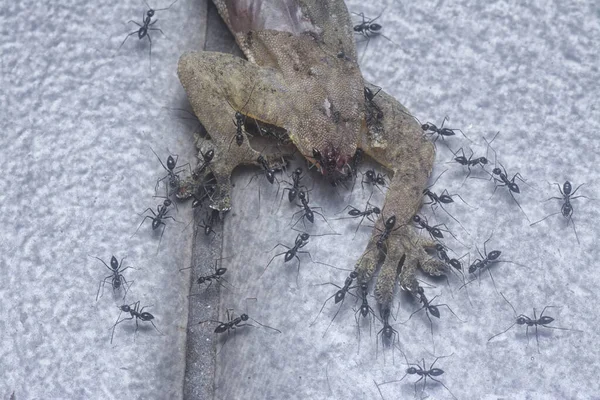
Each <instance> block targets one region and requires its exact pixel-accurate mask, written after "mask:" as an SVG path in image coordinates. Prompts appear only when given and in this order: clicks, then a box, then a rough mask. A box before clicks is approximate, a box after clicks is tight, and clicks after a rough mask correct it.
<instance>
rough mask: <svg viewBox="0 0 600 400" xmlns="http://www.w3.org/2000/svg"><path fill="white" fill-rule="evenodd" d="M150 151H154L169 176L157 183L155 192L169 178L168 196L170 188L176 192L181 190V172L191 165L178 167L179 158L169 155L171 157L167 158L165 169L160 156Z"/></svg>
mask: <svg viewBox="0 0 600 400" xmlns="http://www.w3.org/2000/svg"><path fill="white" fill-rule="evenodd" d="M150 150H152V152H153V153H154V155H155V156H156V158H158V162H160V165H162V167H163V168H164V169H165V171H167V175H165V176H163V177H162V178H160V179H159V180H157V181H156V186H155V187H154V191H155V192H156V191H157V190H158V185H159V184H160V182H162V181H164V180H165V179H167V178H169V181H168V182H169V183H168V186H167V194H169V188H170V189H174V190H175V191H177V190H179V182H180V181H181V179H180V178H179V172H180V171H181V169H182V168H184V167H186V166H189V163H187V164H184V165H181V166H179V167H177V160H178V158H179V156H175V158H173V156H172V155H170V154H169V157H168V158H167V166H166V167H165V164H163V162H162V160H161V159H160V157H159V156H158V154H156V152H155V151H154V150H153V149H152V148H150Z"/></svg>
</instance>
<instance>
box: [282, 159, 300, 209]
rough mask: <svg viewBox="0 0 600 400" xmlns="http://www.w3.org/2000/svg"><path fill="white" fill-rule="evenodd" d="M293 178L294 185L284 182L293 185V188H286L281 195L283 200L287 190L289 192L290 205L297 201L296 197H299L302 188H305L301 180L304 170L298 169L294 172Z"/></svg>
mask: <svg viewBox="0 0 600 400" xmlns="http://www.w3.org/2000/svg"><path fill="white" fill-rule="evenodd" d="M291 177H292V183H290V182H287V181H284V182H286V183H287V184H289V185H292V187H291V188H284V189H283V192H282V193H281V197H282V198H283V195H284V194H285V191H286V190H287V191H288V200H289V201H290V203H291V202H292V201H294V200H296V196H298V193H299V189H300V188H301V187H304V186H301V185H300V180H301V179H302V168H301V167H298V168H296V169H295V170H294V172H292V175H291Z"/></svg>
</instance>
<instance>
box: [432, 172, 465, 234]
mask: <svg viewBox="0 0 600 400" xmlns="http://www.w3.org/2000/svg"><path fill="white" fill-rule="evenodd" d="M446 171H448V170H446ZM446 171H444V172H442V173H441V174H440V175H439V176H438V177H437V178H436V179H435V181H434V182H433V184H431V185H430V186H428V187H426V188H425V189H423V196H427V197H428V198H429V202H427V203H423V204H424V205H430V206H431V210H432V211H433V212H434V213H435V208H436V207H437V206H439V207H441V208H442V210H444V212H445V213H446V214H448V215H449V216H450V218H452V219H453V220H454V221H456V223H458V224H459V225H460V226H461V228H463V230H464V231H465V232H466V229H465V228H464V226H463V225H462V224H461V223H460V221H459V220H457V219H456V218H454V216H453V215H452V214H450V213H449V212H448V210H446V208H444V204H450V203H454V199H453V198H452V196H456V197H458V198H459V199H460V200H461V201H462V202H463V203H465V204H467V205H469V204H468V203H467V202H466V201H465V200H464V199H463V198H462V197H461V196H460V195H459V194H452V195H451V194H450V193H448V190H446V189H444V191H443V192H442V194H440V195H438V194H437V193H434V192H432V191H431V190H430V188H431V187H433V186H434V185H435V183H436V182H437V181H438V179H440V177H441V176H442V175H444V173H445V172H446ZM469 207H470V206H469Z"/></svg>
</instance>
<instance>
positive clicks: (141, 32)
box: [119, 0, 177, 68]
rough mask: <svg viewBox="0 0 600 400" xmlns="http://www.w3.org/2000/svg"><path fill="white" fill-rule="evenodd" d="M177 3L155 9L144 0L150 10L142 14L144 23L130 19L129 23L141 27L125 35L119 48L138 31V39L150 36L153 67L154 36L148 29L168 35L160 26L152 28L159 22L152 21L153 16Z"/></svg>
mask: <svg viewBox="0 0 600 400" xmlns="http://www.w3.org/2000/svg"><path fill="white" fill-rule="evenodd" d="M175 3H177V0H175V1H174V2H172V3H171V5H170V6H169V7H166V8H158V9H156V10H154V9H152V8H150V6H149V5H148V3H146V0H144V4H146V7H148V10H147V11H146V15H143V16H142V24H139V23H137V22H135V21H134V20H131V19H130V20H129V21H127V23H130V22H133V23H134V24H136V25H137V26H139V27H140V28H139V29H138V30H137V31H133V32H131V33H130V34H128V35H127V36H125V39H124V40H123V43H121V45H120V46H119V49H121V47H123V45H124V44H125V42H126V41H127V39H129V37H130V36H131V35H135V34H136V33H137V35H138V39H140V40H141V39H143V38H144V37H148V41H149V42H150V52H149V54H150V68H152V38H151V37H150V33H149V32H148V31H159V32H160V33H162V34H163V36H165V37H166V35H165V33H164V32H163V31H162V30H161V29H160V28H151V26H152V25H154V24H155V23H157V22H158V20H154V22H152V17H154V13H155V12H156V11H164V10H168V9H169V8H171V6H173V4H175Z"/></svg>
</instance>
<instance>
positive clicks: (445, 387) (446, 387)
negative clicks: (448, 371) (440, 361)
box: [429, 375, 458, 400]
mask: <svg viewBox="0 0 600 400" xmlns="http://www.w3.org/2000/svg"><path fill="white" fill-rule="evenodd" d="M429 378H430V379H431V380H433V381H435V382H437V383H439V384H440V385H442V386H443V387H444V389H446V390H447V391H448V393H450V395H451V396H452V398H453V399H455V400H458V399H457V397H456V396H455V395H454V393H452V392H451V391H450V389H448V386H446V385H444V382H442V381H440V380H437V379H435V378H434V377H433V376H431V375H430V376H429Z"/></svg>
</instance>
